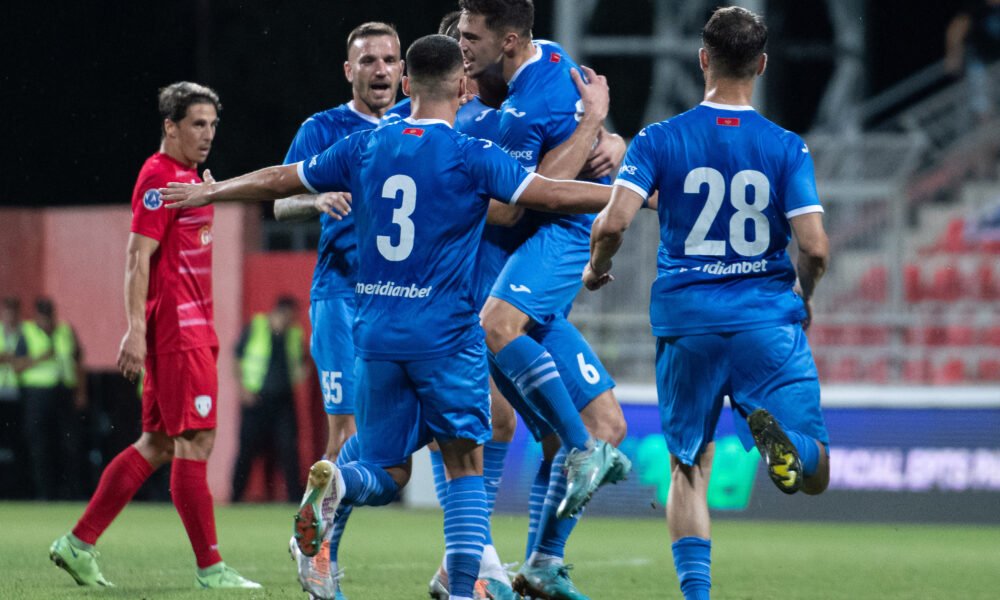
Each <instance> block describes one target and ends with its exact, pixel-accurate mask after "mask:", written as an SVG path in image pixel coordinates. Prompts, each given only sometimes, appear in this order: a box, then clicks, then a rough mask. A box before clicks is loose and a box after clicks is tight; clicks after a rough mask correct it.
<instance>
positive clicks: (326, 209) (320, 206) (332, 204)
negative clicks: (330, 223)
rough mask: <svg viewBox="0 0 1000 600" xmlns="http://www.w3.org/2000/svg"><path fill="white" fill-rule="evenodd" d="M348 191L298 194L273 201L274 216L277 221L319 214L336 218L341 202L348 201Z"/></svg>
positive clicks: (349, 199) (299, 219)
mask: <svg viewBox="0 0 1000 600" xmlns="http://www.w3.org/2000/svg"><path fill="white" fill-rule="evenodd" d="M350 201H351V195H350V194H349V193H348V192H324V193H322V194H299V195H298V196H292V197H290V198H279V199H278V200H275V201H274V218H275V219H276V220H278V221H305V220H306V219H311V218H313V217H316V216H319V215H321V214H324V213H325V214H327V215H330V216H331V217H333V218H334V219H336V220H338V221H339V220H340V219H341V216H340V214H339V213H337V212H336V210H337V207H338V206H340V205H341V203H343V202H347V203H350Z"/></svg>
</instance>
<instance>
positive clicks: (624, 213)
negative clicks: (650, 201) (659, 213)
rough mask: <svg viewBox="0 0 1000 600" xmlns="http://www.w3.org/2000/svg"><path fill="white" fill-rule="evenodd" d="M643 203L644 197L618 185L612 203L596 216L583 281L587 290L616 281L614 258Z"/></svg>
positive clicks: (612, 195)
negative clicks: (612, 260)
mask: <svg viewBox="0 0 1000 600" xmlns="http://www.w3.org/2000/svg"><path fill="white" fill-rule="evenodd" d="M642 204H643V199H642V196H640V195H639V194H637V193H635V192H634V191H632V190H630V189H628V188H626V187H623V186H615V188H614V192H612V193H611V202H610V203H609V204H608V206H607V207H606V208H605V209H604V210H602V211H601V214H599V215H597V218H596V219H594V226H593V227H592V228H591V230H590V262H588V263H587V267H586V269H584V271H583V284H584V285H586V286H587V289H588V290H591V291H593V290H597V289H600V288H602V287H604V286H605V285H607V284H608V283H610V282H612V281H614V277H612V275H611V259H612V258H613V257H614V255H615V253H616V252H618V248H620V247H621V245H622V241H623V240H624V239H625V231H626V230H628V227H629V225H631V224H632V220H633V219H635V215H636V213H638V212H639V209H640V208H642Z"/></svg>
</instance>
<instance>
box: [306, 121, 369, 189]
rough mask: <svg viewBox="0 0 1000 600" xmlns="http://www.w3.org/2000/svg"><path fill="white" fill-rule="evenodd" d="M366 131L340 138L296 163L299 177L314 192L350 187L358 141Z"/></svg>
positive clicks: (357, 152) (357, 153)
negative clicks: (317, 152) (324, 148)
mask: <svg viewBox="0 0 1000 600" xmlns="http://www.w3.org/2000/svg"><path fill="white" fill-rule="evenodd" d="M366 134H367V132H360V133H357V134H354V135H351V136H349V137H347V138H345V139H342V140H340V141H339V142H337V143H336V144H334V145H332V146H330V147H329V148H327V149H326V150H324V151H323V152H322V153H321V154H317V155H315V156H313V157H312V158H310V159H309V160H304V161H301V162H299V164H298V173H299V179H301V180H302V184H303V185H304V186H306V188H308V189H309V191H310V192H312V193H314V194H319V193H321V192H343V191H348V190H350V189H351V172H352V171H353V170H354V169H353V168H352V167H356V165H354V164H353V162H355V161H356V160H357V157H358V155H359V151H358V142H359V141H360V138H362V137H365V136H366Z"/></svg>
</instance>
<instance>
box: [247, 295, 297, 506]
mask: <svg viewBox="0 0 1000 600" xmlns="http://www.w3.org/2000/svg"><path fill="white" fill-rule="evenodd" d="M297 311H298V303H297V302H296V301H295V299H294V298H292V297H289V296H282V297H281V298H279V299H278V301H277V303H276V304H275V306H274V308H272V309H271V312H270V313H267V314H264V313H258V314H256V315H254V317H253V319H251V321H250V324H249V325H247V327H246V328H245V329H244V330H243V333H242V335H241V336H240V341H239V343H238V344H237V346H236V358H237V361H238V374H237V376H238V377H239V380H240V403H241V404H242V411H241V420H240V448H239V454H238V455H237V457H236V467H235V468H234V470H233V495H232V499H233V501H234V502H238V501H240V500H241V499H242V498H243V492H244V491H245V489H246V484H247V477H248V476H249V474H250V467H251V465H252V463H253V460H254V458H256V457H257V456H258V455H260V453H261V451H262V450H264V449H265V448H266V447H267V446H266V445H264V443H263V442H264V441H265V440H270V442H271V446H272V447H273V448H274V450H275V453H276V454H277V459H278V461H279V462H280V464H281V471H282V474H283V476H284V478H285V491H286V492H287V497H288V501H289V502H298V501H299V497H300V496H301V495H302V487H301V485H300V484H299V457H298V434H297V427H296V424H295V399H294V395H293V386H294V384H296V383H298V382H299V381H300V380H301V379H302V375H303V335H302V328H301V327H299V325H298V324H297V323H296V313H297Z"/></svg>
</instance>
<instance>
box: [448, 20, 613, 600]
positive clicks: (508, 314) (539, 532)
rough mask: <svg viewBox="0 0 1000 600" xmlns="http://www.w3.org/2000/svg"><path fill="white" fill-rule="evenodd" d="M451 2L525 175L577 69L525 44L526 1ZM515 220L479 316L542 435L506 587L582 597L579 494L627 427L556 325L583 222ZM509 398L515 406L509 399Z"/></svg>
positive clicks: (600, 379) (562, 119)
mask: <svg viewBox="0 0 1000 600" xmlns="http://www.w3.org/2000/svg"><path fill="white" fill-rule="evenodd" d="M459 6H460V7H461V8H462V10H463V12H462V18H461V20H460V22H459V29H460V31H461V36H462V39H461V45H462V50H463V52H464V56H465V59H466V63H467V72H468V73H469V74H470V75H473V76H475V75H476V74H477V73H480V72H483V71H484V70H487V69H490V68H493V66H494V65H496V64H497V63H499V65H500V67H501V69H502V72H503V77H504V79H505V80H506V81H507V83H508V95H507V99H506V100H505V101H504V103H503V106H502V107H501V114H500V122H499V126H500V142H501V145H502V146H503V147H504V148H505V149H506V150H507V151H508V152H509V153H510V154H511V156H513V157H515V158H517V159H518V160H519V161H520V162H521V164H522V165H523V166H525V167H526V168H528V169H529V170H533V169H535V168H537V167H539V165H540V162H541V161H542V160H543V156H544V155H545V154H546V153H549V152H551V151H552V149H554V148H556V146H557V145H558V144H559V143H560V142H561V141H562V140H563V139H565V138H566V137H568V136H569V135H570V134H571V133H572V132H573V128H574V127H575V125H576V119H577V118H578V115H577V113H578V101H579V95H578V93H577V91H576V89H575V88H574V86H573V84H572V81H571V79H570V72H571V70H572V69H573V68H575V65H574V63H573V62H572V60H571V59H570V57H569V56H567V55H566V54H565V53H564V52H563V51H562V49H561V48H559V46H558V45H556V44H552V43H550V42H534V43H533V42H532V40H531V27H532V25H533V21H534V6H533V5H532V3H531V2H530V0H462V1H461V2H460V3H459ZM542 164H544V163H542ZM578 171H579V166H577V171H574V172H572V173H569V174H568V176H570V177H575V176H577V173H578ZM605 181H606V180H605ZM524 218H525V219H527V220H528V221H529V222H530V223H531V224H532V225H533V227H534V228H535V232H534V233H533V234H532V235H531V236H530V237H529V238H528V239H527V240H526V241H525V242H524V243H523V244H522V245H521V246H520V247H518V248H517V249H516V250H515V252H514V253H513V255H512V256H511V257H510V259H509V260H508V261H507V263H506V265H505V267H504V269H503V271H502V272H501V273H500V276H499V278H498V279H497V281H496V283H495V285H494V287H493V289H492V292H491V297H490V298H489V300H487V302H486V305H485V307H484V308H483V311H482V319H483V326H484V328H485V329H486V340H487V345H488V347H489V349H490V352H491V365H490V366H491V368H492V373H493V376H494V379H495V380H496V382H497V385H498V386H499V387H500V389H501V390H502V391H503V392H504V393H505V395H506V396H507V397H508V399H510V400H511V402H512V403H514V404H515V408H518V411H519V412H520V413H521V414H522V416H524V417H525V423H526V424H527V426H528V427H529V428H530V429H531V430H532V432H533V433H534V434H535V436H536V438H538V439H544V440H545V443H543V448H544V449H545V451H546V454H545V457H546V459H547V460H546V461H544V462H543V463H542V465H541V467H540V469H539V472H538V476H537V477H536V480H535V484H534V485H533V486H532V497H533V498H534V499H535V500H534V502H532V504H531V515H530V523H531V524H530V529H529V538H528V544H527V556H526V560H525V563H524V565H522V567H521V569H520V571H519V573H518V576H517V577H516V578H515V580H514V587H515V589H516V590H517V591H518V592H520V593H522V594H524V595H531V596H539V597H552V598H557V599H563V598H565V599H570V600H578V599H582V598H585V596H583V594H581V593H580V592H579V591H577V590H576V588H575V586H574V585H573V583H572V581H571V580H570V578H569V575H568V570H567V568H566V567H565V566H564V564H563V557H564V554H565V546H566V541H567V539H568V538H569V535H570V534H571V533H572V530H573V527H574V526H575V524H576V521H577V518H578V517H579V515H578V514H577V513H578V511H577V509H578V508H579V505H580V503H579V502H578V500H577V498H578V495H583V496H584V497H586V496H589V494H590V493H592V492H593V487H590V488H589V489H588V487H587V486H588V484H590V485H593V484H595V483H596V484H603V483H608V482H613V481H617V480H620V479H622V478H624V476H625V474H626V473H627V472H628V470H629V468H630V465H629V463H628V459H627V458H625V457H624V455H622V454H620V453H619V452H618V451H617V450H616V449H614V448H613V447H612V444H614V445H617V444H618V443H619V442H620V441H621V440H622V438H624V436H625V428H626V426H625V420H624V416H623V414H622V412H621V408H620V407H619V406H618V402H617V400H616V399H615V396H614V393H613V391H612V390H611V387H612V386H613V385H614V383H613V381H612V380H611V377H610V376H609V375H608V373H607V371H606V370H605V369H604V367H603V365H601V363H600V361H599V360H598V359H597V356H596V355H594V353H593V351H591V350H590V348H589V346H588V345H587V344H586V342H585V341H584V340H583V338H582V336H581V335H580V333H579V332H578V331H577V330H576V329H575V328H574V327H572V325H570V324H569V322H568V321H566V320H565V317H566V315H567V314H568V313H569V311H570V309H571V307H572V302H573V299H574V297H575V296H576V294H577V292H578V291H579V289H580V275H581V273H582V272H583V268H584V265H586V263H587V259H588V258H589V252H588V238H589V234H590V225H591V222H592V220H593V219H592V217H591V216H589V215H574V216H558V215H548V214H541V213H533V212H529V213H527V214H526V215H525V216H524ZM560 324H564V325H565V327H559V326H558V325H560ZM553 325H555V326H556V327H555V329H553V330H552V331H548V330H547V328H549V327H551V326H553ZM581 348H583V349H584V350H581ZM519 398H523V399H524V401H525V402H524V404H525V406H523V407H521V406H518V405H517V402H518V399H519ZM533 414H534V415H539V416H540V417H541V418H532V416H531V415H533ZM553 429H554V430H555V431H556V432H557V433H558V438H559V439H558V440H557V439H556V438H555V436H553V435H551V432H552V431H553ZM592 436H593V437H592ZM546 438H547V439H546ZM594 438H596V439H597V440H601V441H597V442H596V443H595V442H594ZM560 440H561V442H562V447H561V448H560V447H559V445H558V442H559V441H560ZM553 442H555V443H553ZM607 442H610V444H609V443H607ZM556 450H558V452H556ZM550 460H551V462H549V461H550ZM564 464H565V465H566V467H568V468H567V469H565V470H564V468H563V465H564ZM595 470H596V472H597V475H594V472H595ZM581 477H583V478H586V477H593V478H594V479H591V480H589V481H587V480H583V481H581ZM564 496H565V499H563V498H564ZM560 501H562V502H561V503H560ZM557 517H563V518H557Z"/></svg>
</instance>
